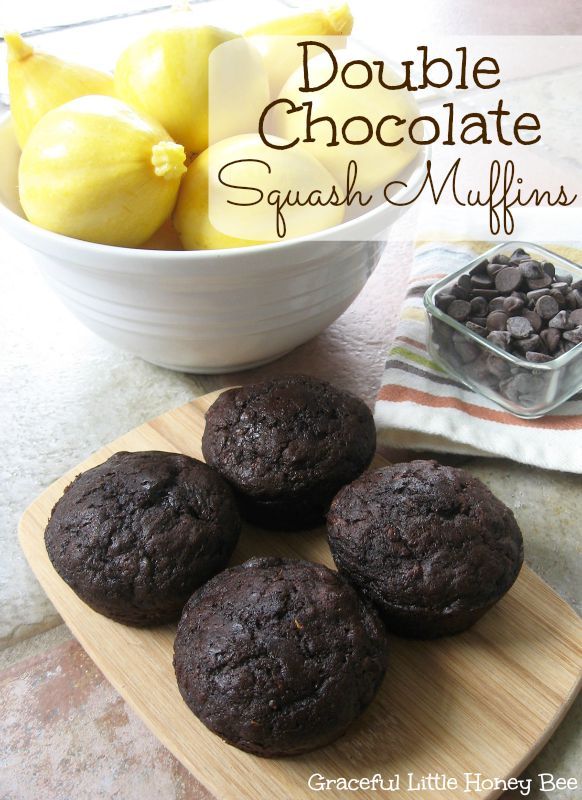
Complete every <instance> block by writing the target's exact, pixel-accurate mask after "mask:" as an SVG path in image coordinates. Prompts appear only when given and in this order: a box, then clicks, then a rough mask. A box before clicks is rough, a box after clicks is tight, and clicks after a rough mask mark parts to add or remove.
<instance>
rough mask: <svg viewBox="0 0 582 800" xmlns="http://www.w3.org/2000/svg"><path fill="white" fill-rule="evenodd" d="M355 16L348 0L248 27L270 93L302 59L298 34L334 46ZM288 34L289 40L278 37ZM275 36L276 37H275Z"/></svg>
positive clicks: (346, 33)
mask: <svg viewBox="0 0 582 800" xmlns="http://www.w3.org/2000/svg"><path fill="white" fill-rule="evenodd" d="M353 24H354V18H353V17H352V13H351V11H350V8H349V6H348V4H347V3H342V4H341V5H336V6H330V7H329V8H327V9H318V10H312V11H306V12H304V13H302V14H293V15H291V16H288V17H282V18H280V19H273V20H269V21H268V22H264V23H262V24H260V25H255V26H253V27H252V28H249V29H248V30H247V31H246V33H245V36H247V37H249V38H250V39H251V41H252V42H253V44H254V45H255V47H256V48H257V50H258V51H259V52H260V54H261V56H262V58H263V61H264V63H265V68H266V70H267V74H268V76H269V83H270V87H271V93H272V94H273V95H275V96H276V95H277V94H278V92H279V90H280V88H281V86H282V85H283V83H284V82H285V81H286V80H287V78H289V76H290V75H291V73H292V72H294V71H295V69H297V67H298V66H299V64H300V63H301V51H300V49H299V48H298V47H297V42H298V37H307V38H309V39H315V38H317V37H321V36H325V37H336V38H334V39H331V38H328V39H325V40H324V41H325V42H326V44H327V45H328V46H329V47H333V48H334V49H335V48H337V47H344V46H345V41H346V40H345V37H346V36H349V34H350V33H351V32H352V27H353ZM282 36H288V37H293V38H289V40H288V41H285V39H281V38H278V37H282ZM274 37H275V38H274Z"/></svg>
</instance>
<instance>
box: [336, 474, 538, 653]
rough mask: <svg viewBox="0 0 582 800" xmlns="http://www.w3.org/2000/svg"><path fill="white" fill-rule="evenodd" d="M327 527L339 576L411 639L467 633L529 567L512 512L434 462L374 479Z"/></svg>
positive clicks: (365, 481)
mask: <svg viewBox="0 0 582 800" xmlns="http://www.w3.org/2000/svg"><path fill="white" fill-rule="evenodd" d="M327 525H328V538H329V545H330V547H331V551H332V554H333V558H334V561H335V563H336V564H337V566H338V569H339V570H340V572H342V573H343V574H344V575H345V576H346V577H347V578H348V579H349V580H350V582H351V583H353V585H354V586H356V587H357V588H358V589H359V590H360V591H361V592H362V594H363V595H365V596H366V597H367V598H369V599H370V600H371V601H372V602H373V603H375V605H376V606H377V607H378V609H379V611H380V613H381V615H382V617H383V619H384V621H385V622H386V625H387V627H388V628H389V629H390V630H392V631H394V632H395V633H398V634H401V635H403V636H412V637H419V638H433V637H436V636H445V635H447V634H451V633H458V632H459V631H463V630H465V629H466V628H468V627H469V626H470V625H472V624H473V623H474V622H476V621H477V620H478V619H479V617H481V616H482V615H483V614H484V613H485V612H486V611H487V610H488V609H489V608H491V606H492V605H494V604H495V603H496V602H497V601H498V600H499V599H500V598H501V597H502V596H503V595H504V594H505V592H507V590H508V589H509V588H510V587H511V585H512V584H513V582H514V581H515V579H516V578H517V575H518V573H519V570H520V568H521V565H522V562H523V542H522V536H521V532H520V530H519V527H518V525H517V522H516V521H515V517H514V516H513V514H512V512H511V511H510V510H509V508H507V506H505V505H504V504H503V503H502V502H501V501H500V500H498V499H497V498H496V497H495V496H494V495H493V494H492V493H491V492H490V491H489V489H488V488H487V487H486V486H485V485H484V484H483V483H482V482H481V481H480V480H478V479H477V478H475V477H473V476H472V475H470V474H469V473H468V472H466V471H465V470H462V469H454V468H453V467H445V466H441V465H439V464H437V463H436V461H411V462H409V463H406V464H395V465H393V466H390V467H385V468H383V469H379V470H376V471H374V472H370V473H367V474H366V475H364V476H362V477H361V478H359V479H358V480H356V481H354V482H353V483H352V484H350V485H349V486H346V487H344V488H343V489H342V490H341V491H340V492H339V493H338V495H337V496H336V497H335V499H334V501H333V503H332V505H331V509H330V511H329V514H328V517H327Z"/></svg>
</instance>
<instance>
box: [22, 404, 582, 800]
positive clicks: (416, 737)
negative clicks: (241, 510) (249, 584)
mask: <svg viewBox="0 0 582 800" xmlns="http://www.w3.org/2000/svg"><path fill="white" fill-rule="evenodd" d="M217 394H218V393H214V394H211V395H205V396H203V397H201V398H198V399H197V400H195V401H194V402H192V403H189V404H187V405H186V406H182V407H181V408H177V409H175V410H173V411H170V412H168V413H166V414H163V415H162V416H161V417H158V418H156V419H154V420H152V421H151V422H148V423H146V424H145V425H141V426H140V427H139V428H136V429H135V430H133V431H130V432H129V433H127V434H126V435H124V436H122V437H120V438H119V439H117V440H116V441H115V442H112V443H111V444H109V445H107V446H106V447H104V448H103V449H102V450H100V451H99V452H97V453H95V454H94V455H93V456H91V457H90V458H89V459H87V461H85V462H84V463H83V464H80V465H79V466H77V467H76V468H75V469H73V470H71V471H70V472H69V473H68V474H67V475H64V476H63V477H62V478H61V479H60V480H58V481H56V482H55V483H54V484H53V485H52V486H50V487H49V488H48V489H47V490H46V491H45V492H44V493H43V494H42V495H41V496H40V497H39V498H38V499H37V500H36V501H35V502H34V503H33V504H32V505H31V506H30V507H29V508H28V509H27V511H26V512H25V514H24V515H23V517H22V520H21V523H20V530H19V536H20V542H21V545H22V548H23V550H24V553H25V555H26V557H27V559H28V561H29V563H30V565H31V567H32V569H33V570H34V572H35V574H36V576H37V578H38V580H39V581H40V583H41V584H42V586H43V588H44V590H45V591H46V593H47V595H48V596H49V598H50V599H51V600H52V602H53V603H54V605H55V606H56V608H57V610H58V611H59V613H60V614H61V615H62V617H63V619H64V621H65V622H66V623H67V625H68V626H69V628H70V629H71V631H72V632H73V634H74V635H75V636H76V637H77V639H78V640H79V642H80V643H81V644H82V645H83V647H84V648H85V649H86V650H87V652H88V653H89V655H90V656H91V658H93V660H94V661H95V663H96V664H97V666H98V667H99V668H100V669H101V670H102V672H103V673H104V675H105V676H106V677H107V678H108V679H109V680H110V681H111V683H112V684H113V685H114V686H115V688H116V689H117V690H118V691H119V693H120V694H121V695H122V696H123V697H124V698H125V700H126V701H127V702H128V703H129V704H130V705H131V706H132V707H133V708H134V709H135V710H136V711H137V712H138V714H140V715H141V717H142V718H143V720H144V721H145V722H146V724H147V725H148V726H149V727H150V729H151V730H152V731H153V733H154V734H155V735H156V736H157V737H158V738H159V739H160V740H161V741H162V742H163V743H164V744H165V745H166V747H167V748H168V749H169V750H170V751H171V752H172V753H173V754H174V755H175V756H176V757H177V758H178V759H179V760H180V761H181V762H182V763H183V764H184V765H185V766H186V767H187V768H188V769H190V770H191V771H192V773H193V774H194V775H195V776H196V777H197V778H198V779H199V780H200V781H201V782H202V783H203V784H204V785H205V786H206V787H207V788H208V789H209V790H210V791H211V792H213V793H214V794H215V795H216V796H217V797H218V798H220V799H221V800H223V799H224V800H245V799H246V798H248V799H249V800H251V799H252V800H256V798H267V797H268V798H271V800H300V799H301V798H308V797H313V796H318V795H319V796H323V797H325V798H339V797H346V796H347V794H349V796H350V797H353V798H358V799H359V798H368V797H369V798H374V797H376V798H377V797H379V796H380V795H383V796H389V797H391V798H398V799H399V800H400V799H402V798H411V797H418V798H425V797H426V798H429V797H430V800H445V798H448V799H449V800H453V799H454V800H459V798H467V797H479V798H486V799H487V800H494V798H496V797H498V796H499V795H500V794H501V791H500V790H490V791H484V792H482V793H477V792H474V793H472V794H466V793H464V792H463V790H462V789H457V790H443V791H431V792H418V791H417V792H416V793H411V792H409V791H407V786H406V782H407V775H408V773H410V772H412V773H414V774H415V776H416V777H417V778H420V777H422V776H423V775H427V774H429V773H444V774H446V775H447V776H449V777H456V778H457V779H458V780H459V781H460V783H461V785H462V787H463V788H464V773H477V772H479V773H481V774H482V776H483V777H491V778H507V777H509V776H516V775H518V774H519V773H520V772H521V771H522V770H523V768H524V767H525V766H526V765H527V764H528V762H529V761H530V760H531V759H532V758H533V757H534V755H535V754H536V753H537V752H538V750H539V749H540V748H541V747H542V745H543V744H544V743H545V742H546V741H547V739H548V738H549V737H550V735H551V734H552V732H553V731H554V730H555V728H556V727H557V725H558V724H559V722H560V720H561V719H562V717H563V716H564V714H565V713H566V711H567V709H568V707H569V706H570V704H571V703H572V701H573V699H574V697H575V696H576V693H577V691H578V689H579V687H580V682H581V676H582V622H581V621H580V619H579V618H578V616H577V615H576V614H575V612H574V611H573V610H572V609H571V608H570V607H569V606H568V605H567V604H566V603H565V602H564V601H563V600H562V599H561V598H560V597H558V596H557V595H556V594H555V593H554V592H553V591H552V589H550V587H549V586H547V585H546V584H545V583H544V582H543V581H542V580H541V579H540V578H538V577H537V576H536V575H535V574H534V573H533V572H532V571H531V570H529V569H528V568H527V567H524V568H523V570H522V572H521V575H520V577H519V579H518V580H517V582H516V584H515V585H514V587H513V588H512V589H511V591H510V592H509V593H508V594H507V595H506V597H504V598H503V600H501V602H500V603H499V604H498V605H497V606H496V607H495V608H494V609H492V610H491V611H490V612H489V613H488V614H487V615H486V616H485V617H484V618H483V619H482V620H481V621H480V622H479V623H478V624H477V625H476V626H475V627H474V628H472V629H471V630H470V631H468V632H466V633H464V634H462V635H460V636H455V637H451V638H448V639H442V640H440V641H436V642H414V641H404V640H401V639H397V638H395V637H393V638H391V660H390V666H389V669H388V673H387V676H386V679H385V681H384V684H383V686H382V688H381V690H380V692H379V695H378V697H377V699H376V700H375V701H374V703H373V704H372V705H371V707H370V708H369V709H368V710H367V711H366V713H365V714H364V715H363V716H362V718H361V719H360V720H359V721H358V722H357V723H356V724H355V725H353V726H352V728H351V729H350V730H349V731H348V733H347V734H346V735H345V736H344V737H343V738H342V739H340V740H339V741H337V742H336V743H334V744H332V745H330V746H328V747H326V748H324V749H322V750H318V751H315V752H313V753H308V754H306V755H303V756H298V757H294V758H289V759H277V760H264V759H260V758H257V757H255V756H252V755H249V754H247V753H242V752H240V751H238V750H236V749H235V748H233V747H229V746H228V745H226V744H224V743H223V742H221V740H220V739H219V738H217V737H216V736H214V735H213V734H211V733H210V732H209V731H208V730H207V729H206V728H205V727H204V726H203V725H202V724H201V723H200V722H198V720H197V719H196V718H195V717H194V716H193V715H192V714H191V713H190V711H189V710H188V709H187V707H186V706H185V704H184V703H183V701H182V699H181V697H180V694H179V692H178V689H177V686H176V682H175V679H174V673H173V668H172V648H173V638H174V632H175V626H173V625H168V626H164V627H159V628H154V629H149V630H143V629H136V628H129V627H125V626H123V625H120V624H117V623H115V622H112V621H111V620H109V619H107V618H106V617H103V616H101V615H99V614H97V613H96V612H94V611H92V610H91V609H90V608H88V606H86V605H85V604H84V603H83V602H82V601H81V600H79V598H78V597H77V596H76V595H75V594H74V592H73V591H72V590H71V589H69V587H68V586H67V585H66V584H65V583H64V582H63V581H62V580H61V579H60V578H59V576H58V575H57V573H56V572H55V571H54V569H53V567H52V565H51V563H50V561H49V559H48V556H47V553H46V550H45V547H44V538H43V534H44V528H45V526H46V523H47V520H48V517H49V514H50V512H51V509H52V507H53V505H54V503H55V502H56V501H57V500H58V498H59V497H60V496H61V494H62V492H63V490H64V488H65V486H66V485H67V484H68V483H69V482H70V481H71V479H72V478H73V477H75V476H76V475H78V474H79V473H80V472H82V471H83V470H86V469H88V468H89V467H92V466H95V465H96V464H99V463H101V462H102V461H104V460H105V459H106V458H108V457H109V456H110V455H111V454H113V453H114V452H117V451H118V450H124V449H125V450H149V449H158V450H166V451H178V452H183V453H187V454H188V455H191V456H195V457H196V458H201V457H202V454H201V445H200V442H201V436H202V431H203V428H204V413H205V411H206V409H207V408H208V407H209V405H210V404H211V403H212V401H213V400H214V398H215V397H216V396H217ZM383 463H385V462H384V461H383V460H382V459H380V458H378V459H377V461H376V465H377V466H379V465H381V464H383ZM525 538H526V556H527V531H525ZM267 554H277V555H285V556H292V557H293V556H294V557H302V558H308V559H311V560H314V561H321V562H323V563H325V564H328V565H332V561H331V556H330V553H329V549H328V547H327V544H326V541H325V536H324V533H323V531H322V530H318V531H311V532H308V533H297V534H272V533H267V532H262V531H258V530H254V529H251V528H250V527H247V528H245V529H244V531H243V535H242V537H241V540H240V543H239V546H238V548H237V550H236V553H235V556H234V558H233V563H237V562H240V561H243V560H245V559H246V558H249V557H250V556H251V555H267ZM314 773H320V774H322V775H324V776H325V777H327V778H337V777H346V778H350V777H371V776H372V775H374V774H375V773H382V775H383V777H384V779H385V780H388V779H390V778H391V777H392V776H394V775H395V774H400V776H401V789H400V790H398V791H392V792H390V793H389V794H387V793H382V792H374V791H363V790H361V791H358V792H349V793H346V792H341V791H337V790H330V791H326V792H320V793H314V792H312V791H311V790H310V789H309V788H308V783H307V782H308V779H309V777H310V776H311V775H312V774H314Z"/></svg>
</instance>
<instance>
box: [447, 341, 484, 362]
mask: <svg viewBox="0 0 582 800" xmlns="http://www.w3.org/2000/svg"><path fill="white" fill-rule="evenodd" d="M453 347H454V348H455V350H456V351H457V354H458V356H459V358H460V359H461V361H462V362H463V364H467V363H469V362H470V361H474V360H475V359H476V358H477V357H478V355H479V347H478V346H477V345H476V344H473V343H472V342H468V341H467V340H466V339H458V340H457V341H454V342H453Z"/></svg>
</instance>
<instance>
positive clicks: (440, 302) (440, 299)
mask: <svg viewBox="0 0 582 800" xmlns="http://www.w3.org/2000/svg"><path fill="white" fill-rule="evenodd" d="M453 300H455V295H454V294H450V293H449V292H439V294H437V295H436V297H435V299H434V304H435V306H436V307H437V308H440V309H441V311H446V310H447V307H448V305H449V303H452V302H453Z"/></svg>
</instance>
